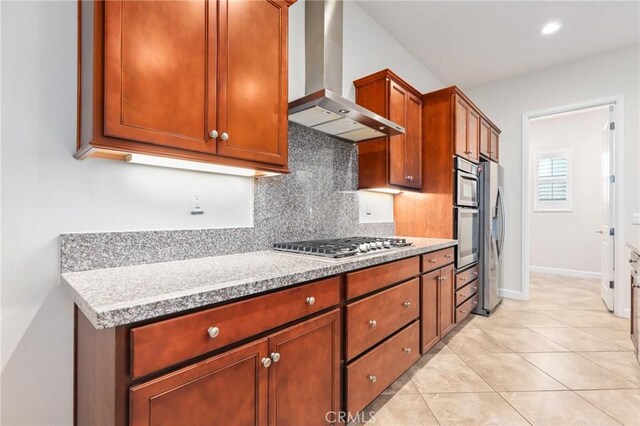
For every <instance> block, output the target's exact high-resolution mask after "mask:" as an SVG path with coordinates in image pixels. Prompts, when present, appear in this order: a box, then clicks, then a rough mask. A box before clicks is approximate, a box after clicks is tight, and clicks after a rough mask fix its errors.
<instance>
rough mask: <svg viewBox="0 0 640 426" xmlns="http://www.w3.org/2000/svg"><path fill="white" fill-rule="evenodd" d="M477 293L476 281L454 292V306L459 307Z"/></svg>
mask: <svg viewBox="0 0 640 426" xmlns="http://www.w3.org/2000/svg"><path fill="white" fill-rule="evenodd" d="M477 292H478V280H476V281H473V282H471V283H469V284H467V285H466V286H464V287H462V288H459V289H458V290H456V306H460V305H461V304H462V303H463V302H464V301H465V300H467V299H468V298H470V297H471V296H473V295H474V294H476V293H477Z"/></svg>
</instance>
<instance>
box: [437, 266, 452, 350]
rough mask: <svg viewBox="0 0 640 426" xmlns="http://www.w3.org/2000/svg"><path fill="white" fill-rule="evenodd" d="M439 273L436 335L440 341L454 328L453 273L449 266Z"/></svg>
mask: <svg viewBox="0 0 640 426" xmlns="http://www.w3.org/2000/svg"><path fill="white" fill-rule="evenodd" d="M439 272H440V276H439V282H440V283H439V286H440V288H439V289H438V291H439V294H438V321H439V324H438V331H439V333H438V334H439V335H440V338H441V339H442V338H443V337H444V336H446V335H447V333H449V332H450V331H451V330H453V328H454V327H455V326H456V315H455V314H456V312H455V307H456V300H455V271H454V269H453V265H451V266H447V267H445V268H442V269H440V271H439Z"/></svg>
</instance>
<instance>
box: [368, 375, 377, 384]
mask: <svg viewBox="0 0 640 426" xmlns="http://www.w3.org/2000/svg"><path fill="white" fill-rule="evenodd" d="M369 381H370V382H371V383H375V382H377V381H378V378H377V377H376V376H374V375H373V374H370V375H369Z"/></svg>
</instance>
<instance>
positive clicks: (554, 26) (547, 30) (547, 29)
mask: <svg viewBox="0 0 640 426" xmlns="http://www.w3.org/2000/svg"><path fill="white" fill-rule="evenodd" d="M559 29H560V23H559V22H549V23H548V24H546V25H545V26H544V27H542V31H540V32H541V33H542V34H544V35H549V34H553V33H555V32H556V31H558V30H559Z"/></svg>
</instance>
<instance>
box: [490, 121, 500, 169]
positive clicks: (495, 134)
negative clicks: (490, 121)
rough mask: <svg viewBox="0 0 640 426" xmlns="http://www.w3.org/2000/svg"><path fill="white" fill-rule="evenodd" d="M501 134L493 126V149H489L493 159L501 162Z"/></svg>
mask: <svg viewBox="0 0 640 426" xmlns="http://www.w3.org/2000/svg"><path fill="white" fill-rule="evenodd" d="M499 138H500V135H499V133H498V131H497V130H496V129H494V128H493V127H492V128H491V150H490V151H489V153H490V154H491V159H492V160H494V161H495V162H499V161H500V157H499V150H500V148H499V146H498V145H499V142H500V139H499Z"/></svg>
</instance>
